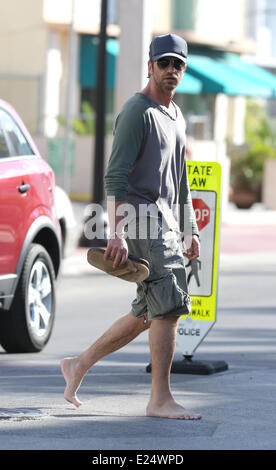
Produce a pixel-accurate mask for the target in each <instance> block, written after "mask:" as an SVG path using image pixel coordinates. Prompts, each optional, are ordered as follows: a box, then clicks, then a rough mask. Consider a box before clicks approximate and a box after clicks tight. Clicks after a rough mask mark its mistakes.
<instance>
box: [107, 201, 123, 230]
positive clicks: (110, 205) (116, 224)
mask: <svg viewBox="0 0 276 470" xmlns="http://www.w3.org/2000/svg"><path fill="white" fill-rule="evenodd" d="M121 204H126V201H115V200H111V199H108V200H107V214H108V220H109V228H110V234H111V235H112V234H114V233H115V232H116V233H117V234H121V233H123V227H122V226H121V224H120V222H121V220H122V219H123V218H124V215H118V207H119V206H120V205H121Z"/></svg>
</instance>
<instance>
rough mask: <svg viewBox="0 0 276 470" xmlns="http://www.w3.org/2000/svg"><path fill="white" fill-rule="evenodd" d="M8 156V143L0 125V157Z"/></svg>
mask: <svg viewBox="0 0 276 470" xmlns="http://www.w3.org/2000/svg"><path fill="white" fill-rule="evenodd" d="M9 156H10V152H9V148H8V144H7V141H6V137H5V135H4V132H3V130H2V129H1V126H0V158H7V157H9Z"/></svg>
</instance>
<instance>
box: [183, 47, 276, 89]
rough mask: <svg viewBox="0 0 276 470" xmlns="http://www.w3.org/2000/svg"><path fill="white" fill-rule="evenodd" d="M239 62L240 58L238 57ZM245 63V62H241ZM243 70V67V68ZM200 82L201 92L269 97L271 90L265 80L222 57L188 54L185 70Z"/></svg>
mask: <svg viewBox="0 0 276 470" xmlns="http://www.w3.org/2000/svg"><path fill="white" fill-rule="evenodd" d="M238 60H239V61H240V62H241V60H240V59H238ZM243 64H245V63H243ZM245 65H247V64H245ZM243 70H244V69H243ZM188 71H189V74H191V75H192V76H193V77H194V78H197V79H198V80H200V81H201V82H202V92H203V93H225V94H226V95H232V96H237V95H242V96H255V97H260V98H271V97H272V95H273V91H272V88H271V86H269V85H268V83H267V81H265V82H264V81H261V80H255V79H254V77H252V76H250V74H249V73H248V74H245V73H244V72H241V71H239V67H234V66H232V64H231V63H230V62H227V60H225V59H224V58H211V57H207V56H202V55H197V54H190V55H189V56H188V67H187V72H188Z"/></svg>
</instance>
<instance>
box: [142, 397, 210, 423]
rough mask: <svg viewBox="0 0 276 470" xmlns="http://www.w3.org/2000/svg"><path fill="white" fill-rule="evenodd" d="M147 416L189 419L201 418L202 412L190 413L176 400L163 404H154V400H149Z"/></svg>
mask: <svg viewBox="0 0 276 470" xmlns="http://www.w3.org/2000/svg"><path fill="white" fill-rule="evenodd" d="M146 414H147V416H151V417H154V418H170V419H187V420H197V419H201V415H200V414H196V413H190V412H189V411H187V410H185V408H183V406H181V405H179V404H178V403H176V402H175V401H174V400H169V401H168V402H167V403H164V404H163V405H162V406H158V405H154V404H153V403H152V402H149V404H148V406H147V411H146Z"/></svg>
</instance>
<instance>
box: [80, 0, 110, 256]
mask: <svg viewBox="0 0 276 470" xmlns="http://www.w3.org/2000/svg"><path fill="white" fill-rule="evenodd" d="M107 9H108V0H102V2H101V26H100V34H99V45H98V60H97V97H96V126H95V130H96V133H95V134H96V135H95V148H94V168H93V181H92V188H91V191H92V201H91V202H92V203H94V204H99V205H101V206H102V207H103V209H104V210H103V218H102V220H101V221H99V220H98V223H102V224H103V225H104V233H105V238H104V239H99V238H96V237H95V238H93V239H89V238H87V236H85V235H84V233H83V234H82V235H81V238H80V242H79V245H80V246H88V247H90V246H105V245H106V244H107V239H106V225H107V224H106V208H105V201H104V162H105V108H106V36H107V35H106V25H107ZM91 217H93V213H92V214H91V216H88V217H86V219H85V221H84V223H87V222H88V221H89V220H90V219H91Z"/></svg>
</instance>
